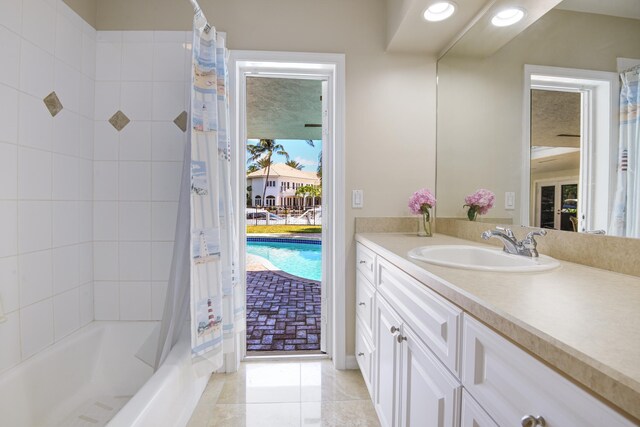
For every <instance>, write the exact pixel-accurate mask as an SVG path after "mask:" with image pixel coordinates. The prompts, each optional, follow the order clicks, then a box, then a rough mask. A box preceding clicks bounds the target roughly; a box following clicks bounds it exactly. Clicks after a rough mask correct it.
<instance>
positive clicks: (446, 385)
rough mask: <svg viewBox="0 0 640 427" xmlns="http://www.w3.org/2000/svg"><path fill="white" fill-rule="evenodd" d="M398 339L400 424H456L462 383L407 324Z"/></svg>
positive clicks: (432, 426)
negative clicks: (399, 354)
mask: <svg viewBox="0 0 640 427" xmlns="http://www.w3.org/2000/svg"><path fill="white" fill-rule="evenodd" d="M399 339H400V340H402V341H401V344H400V345H401V354H402V376H401V377H400V378H401V380H400V383H401V392H400V400H401V402H402V404H401V413H400V425H402V426H403V427H424V426H430V427H455V426H457V425H458V416H459V415H458V414H459V413H460V412H459V409H460V393H461V390H462V386H461V385H460V383H459V382H458V380H456V379H455V377H454V376H453V375H451V373H449V371H447V369H446V368H445V367H444V366H443V365H442V363H441V362H440V361H439V360H438V359H437V358H436V356H435V355H434V354H433V353H432V352H431V351H430V350H428V349H427V348H426V346H424V345H423V344H422V343H421V342H420V340H419V339H418V337H417V335H416V334H415V333H413V331H411V329H410V328H409V327H407V325H404V326H403V332H402V335H401V336H400V338H399Z"/></svg>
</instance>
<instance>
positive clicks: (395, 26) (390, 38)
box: [387, 0, 493, 55]
mask: <svg viewBox="0 0 640 427" xmlns="http://www.w3.org/2000/svg"><path fill="white" fill-rule="evenodd" d="M492 2H493V0H464V1H456V4H457V8H456V12H455V13H454V14H453V16H452V17H451V18H449V19H447V20H444V21H440V22H427V21H425V20H424V19H423V18H422V14H423V12H424V10H425V9H426V8H427V7H428V6H430V5H431V4H433V3H436V0H387V51H388V52H421V53H427V54H431V55H436V54H438V53H439V52H441V51H442V50H443V49H445V48H446V47H447V46H448V45H449V44H450V43H451V42H452V40H455V39H456V37H457V36H458V34H460V33H461V32H462V31H463V30H464V28H465V27H466V26H467V24H469V22H471V21H472V20H473V18H474V17H475V16H476V15H477V14H478V13H479V12H480V11H482V9H483V8H484V7H486V6H487V5H488V4H490V3H492Z"/></svg>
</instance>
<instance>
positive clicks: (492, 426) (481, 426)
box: [460, 390, 498, 427]
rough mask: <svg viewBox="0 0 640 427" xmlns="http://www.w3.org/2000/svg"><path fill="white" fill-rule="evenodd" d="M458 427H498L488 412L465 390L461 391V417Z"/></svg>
mask: <svg viewBox="0 0 640 427" xmlns="http://www.w3.org/2000/svg"><path fill="white" fill-rule="evenodd" d="M460 427H498V424H496V423H495V422H494V421H493V420H492V419H491V417H490V416H489V414H487V413H486V412H485V410H484V409H482V407H481V406H480V405H478V402H476V401H475V400H473V397H471V395H470V394H469V393H468V392H467V391H466V390H463V391H462V417H461V420H460Z"/></svg>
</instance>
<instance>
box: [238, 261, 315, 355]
mask: <svg viewBox="0 0 640 427" xmlns="http://www.w3.org/2000/svg"><path fill="white" fill-rule="evenodd" d="M320 319H321V296H320V282H316V281H314V280H308V279H303V278H301V277H297V276H292V275H290V274H287V273H284V272H282V271H270V270H263V271H247V351H319V350H320V322H321V320H320Z"/></svg>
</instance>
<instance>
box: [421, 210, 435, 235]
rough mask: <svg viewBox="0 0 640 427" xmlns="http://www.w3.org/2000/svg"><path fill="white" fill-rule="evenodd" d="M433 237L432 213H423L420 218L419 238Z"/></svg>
mask: <svg viewBox="0 0 640 427" xmlns="http://www.w3.org/2000/svg"><path fill="white" fill-rule="evenodd" d="M432 235H433V233H432V232H431V212H430V211H429V210H427V211H426V212H423V213H422V217H421V218H420V224H418V236H421V237H431V236H432Z"/></svg>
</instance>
